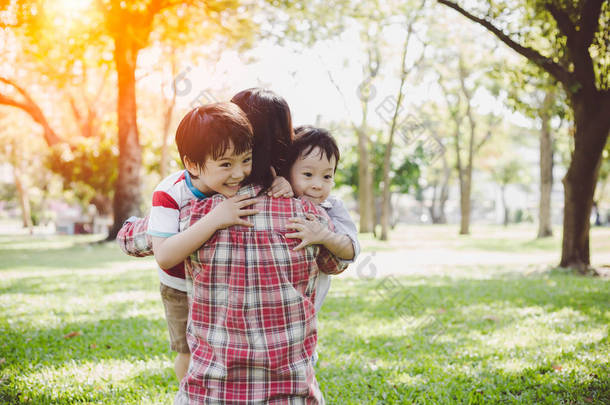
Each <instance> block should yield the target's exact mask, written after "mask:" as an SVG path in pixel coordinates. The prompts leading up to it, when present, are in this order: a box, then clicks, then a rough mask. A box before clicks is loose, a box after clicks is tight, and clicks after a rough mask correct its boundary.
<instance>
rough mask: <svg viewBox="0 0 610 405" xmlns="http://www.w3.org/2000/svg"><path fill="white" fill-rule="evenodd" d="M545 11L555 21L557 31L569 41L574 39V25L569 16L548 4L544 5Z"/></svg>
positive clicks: (553, 5)
mask: <svg viewBox="0 0 610 405" xmlns="http://www.w3.org/2000/svg"><path fill="white" fill-rule="evenodd" d="M546 9H547V10H548V11H549V13H551V15H552V16H553V18H554V19H555V21H557V28H559V31H561V33H562V34H563V35H565V36H566V37H568V38H570V39H576V38H575V37H576V29H575V28H574V23H573V22H572V20H571V19H570V16H569V15H568V14H567V13H566V12H565V11H563V10H560V9H558V8H557V7H555V4H553V3H550V2H549V3H547V4H546Z"/></svg>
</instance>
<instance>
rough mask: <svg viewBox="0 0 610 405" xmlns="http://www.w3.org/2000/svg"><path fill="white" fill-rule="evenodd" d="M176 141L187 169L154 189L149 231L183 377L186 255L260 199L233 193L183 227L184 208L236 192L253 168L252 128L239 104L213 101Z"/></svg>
mask: <svg viewBox="0 0 610 405" xmlns="http://www.w3.org/2000/svg"><path fill="white" fill-rule="evenodd" d="M176 145H177V146H178V152H179V153H180V158H181V159H182V163H183V164H184V166H185V168H186V170H181V171H179V172H176V173H174V174H171V175H170V176H168V177H167V178H165V179H164V180H163V181H162V182H161V183H160V184H159V185H158V186H157V188H156V189H155V191H154V193H153V199H152V209H151V212H150V217H149V220H148V234H149V235H150V236H151V237H152V246H153V251H154V255H155V259H156V261H157V264H158V265H159V279H160V281H161V286H160V290H161V297H162V300H163V305H164V307H165V315H166V319H167V324H168V328H169V334H170V347H171V349H172V350H173V351H176V352H178V355H177V356H176V360H175V371H176V375H177V376H178V378H179V379H182V377H183V376H184V375H185V373H186V370H187V368H188V364H189V359H190V351H189V347H188V344H187V341H186V322H187V318H188V311H189V308H188V300H187V293H186V289H187V288H186V287H187V286H186V281H185V273H184V264H183V262H184V259H185V258H186V257H187V256H188V255H189V254H191V253H192V252H194V251H195V250H196V249H197V248H198V247H199V246H201V245H202V244H203V243H205V242H206V241H207V240H208V239H209V238H210V237H211V236H212V235H213V234H214V232H216V230H218V229H223V228H226V227H227V226H230V225H243V226H251V224H250V223H249V222H248V221H246V220H244V219H242V218H240V217H242V216H245V215H252V214H255V213H257V212H258V211H257V210H253V209H245V207H247V206H249V205H252V204H253V203H255V202H256V199H246V198H245V197H243V196H238V197H234V198H229V199H227V200H225V201H224V202H223V204H219V205H218V206H217V207H216V208H215V209H214V211H212V212H210V215H208V216H205V217H203V218H201V219H200V220H199V221H198V222H197V223H195V224H193V225H192V226H190V227H189V228H188V229H185V228H186V226H185V224H184V223H181V221H180V209H181V208H182V207H184V206H185V205H187V204H188V203H189V201H191V200H194V199H199V200H201V199H204V198H206V197H209V196H210V195H213V194H216V193H221V194H223V195H225V196H226V197H233V196H234V195H235V193H236V192H237V190H238V189H239V186H240V184H241V182H242V181H243V180H244V179H245V178H246V177H247V176H248V175H249V174H250V171H251V169H252V127H251V126H250V122H249V121H248V119H247V117H246V115H245V114H244V113H243V112H242V110H241V109H240V108H239V107H238V106H237V105H235V104H232V103H214V104H208V105H205V106H203V107H198V108H195V109H193V110H191V111H190V112H189V113H188V114H186V116H185V117H184V118H183V119H182V121H181V122H180V125H179V126H178V129H177V131H176Z"/></svg>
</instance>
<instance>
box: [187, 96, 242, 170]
mask: <svg viewBox="0 0 610 405" xmlns="http://www.w3.org/2000/svg"><path fill="white" fill-rule="evenodd" d="M252 139H253V136H252V126H251V125H250V121H248V117H247V116H246V114H245V113H244V112H243V111H242V110H241V108H239V107H238V106H237V105H236V104H233V103H211V104H206V105H204V106H201V107H196V108H193V109H192V110H191V111H189V112H188V113H187V114H186V115H185V116H184V118H182V121H180V124H179V125H178V129H177V130H176V146H178V152H179V153H180V159H181V160H182V163H183V164H184V159H185V158H188V159H189V160H190V161H191V162H193V163H195V164H197V165H198V166H200V167H204V166H205V162H206V161H207V160H208V159H209V158H210V157H212V159H218V158H219V157H221V156H222V155H223V154H224V153H225V152H226V151H227V149H228V148H229V146H230V145H231V144H233V148H234V152H235V154H237V155H240V154H242V153H245V152H247V151H249V150H251V149H252Z"/></svg>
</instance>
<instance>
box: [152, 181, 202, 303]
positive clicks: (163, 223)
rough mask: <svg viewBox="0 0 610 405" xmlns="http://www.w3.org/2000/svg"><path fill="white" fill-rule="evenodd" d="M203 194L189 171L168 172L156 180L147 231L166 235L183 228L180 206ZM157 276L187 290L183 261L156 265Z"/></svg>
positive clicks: (173, 233) (158, 235) (174, 286)
mask: <svg viewBox="0 0 610 405" xmlns="http://www.w3.org/2000/svg"><path fill="white" fill-rule="evenodd" d="M204 198H206V195H205V194H203V193H202V192H201V191H199V190H198V189H197V188H196V187H195V186H193V183H192V182H191V177H190V175H189V173H188V171H186V170H181V171H179V172H176V173H173V174H170V175H169V176H167V177H166V178H165V179H163V181H161V183H159V185H158V186H157V188H155V191H154V193H153V198H152V208H151V210H150V217H149V220H148V231H147V233H148V234H149V235H151V236H156V237H160V238H169V237H170V236H172V235H175V234H177V233H178V232H180V231H182V230H184V229H185V227H186V225H187V224H186V220H185V218H182V219H181V218H180V210H181V209H182V208H183V207H185V206H186V205H187V204H188V203H189V202H190V201H191V200H194V199H198V200H201V199H204ZM159 279H160V281H161V283H162V284H165V285H167V286H169V287H172V288H175V289H177V290H180V291H186V282H185V281H184V263H180V264H177V265H176V266H174V267H172V268H171V269H161V268H159Z"/></svg>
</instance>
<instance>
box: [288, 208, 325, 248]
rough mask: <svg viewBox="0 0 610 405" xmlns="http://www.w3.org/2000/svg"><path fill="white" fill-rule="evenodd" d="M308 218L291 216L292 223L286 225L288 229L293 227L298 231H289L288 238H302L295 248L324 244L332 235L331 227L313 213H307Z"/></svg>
mask: <svg viewBox="0 0 610 405" xmlns="http://www.w3.org/2000/svg"><path fill="white" fill-rule="evenodd" d="M305 216H306V217H307V219H303V218H290V219H289V221H290V223H289V224H288V225H287V226H286V227H287V228H288V229H293V230H295V231H297V232H293V233H288V234H286V237H287V238H288V239H301V243H299V244H298V245H297V246H296V247H295V248H294V250H300V249H303V248H305V247H307V246H309V245H316V244H323V243H324V241H325V240H326V238H328V237H329V235H330V233H331V232H330V229H328V227H327V226H326V225H325V224H323V223H321V222H320V221H318V220H317V218H316V217H315V215H313V214H305Z"/></svg>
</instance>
